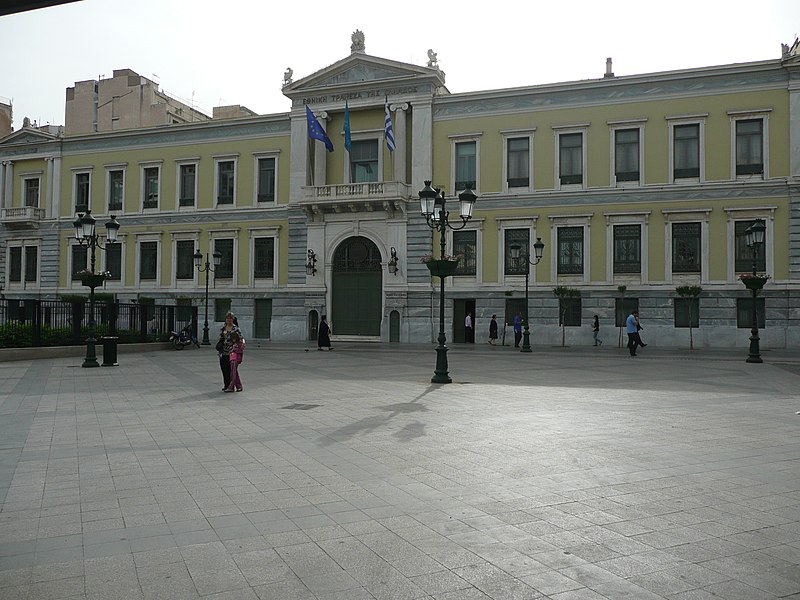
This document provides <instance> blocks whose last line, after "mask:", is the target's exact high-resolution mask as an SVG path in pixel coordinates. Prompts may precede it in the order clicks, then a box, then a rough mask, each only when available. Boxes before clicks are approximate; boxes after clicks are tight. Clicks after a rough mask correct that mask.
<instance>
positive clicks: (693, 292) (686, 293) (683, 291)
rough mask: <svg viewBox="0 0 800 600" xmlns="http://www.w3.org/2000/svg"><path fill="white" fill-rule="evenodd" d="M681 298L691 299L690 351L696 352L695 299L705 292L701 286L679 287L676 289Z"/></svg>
mask: <svg viewBox="0 0 800 600" xmlns="http://www.w3.org/2000/svg"><path fill="white" fill-rule="evenodd" d="M675 291H676V292H678V295H679V296H680V297H681V298H684V299H686V298H688V299H689V350H694V340H693V339H692V317H693V316H694V314H693V312H694V310H693V309H694V299H695V298H697V297H698V296H700V293H701V292H702V291H703V288H701V287H700V286H699V285H679V286H678V287H676V288H675Z"/></svg>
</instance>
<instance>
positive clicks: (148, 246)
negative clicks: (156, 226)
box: [139, 242, 158, 281]
mask: <svg viewBox="0 0 800 600" xmlns="http://www.w3.org/2000/svg"><path fill="white" fill-rule="evenodd" d="M157 273H158V242H141V243H140V244H139V280H140V281H155V280H156V277H157Z"/></svg>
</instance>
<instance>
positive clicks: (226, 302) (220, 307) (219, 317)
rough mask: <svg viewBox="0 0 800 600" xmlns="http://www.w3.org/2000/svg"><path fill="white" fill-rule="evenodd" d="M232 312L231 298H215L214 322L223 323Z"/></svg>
mask: <svg viewBox="0 0 800 600" xmlns="http://www.w3.org/2000/svg"><path fill="white" fill-rule="evenodd" d="M230 310H231V299H230V298H215V299H214V320H215V321H217V322H222V321H224V320H225V315H227V314H228V313H229V312H230Z"/></svg>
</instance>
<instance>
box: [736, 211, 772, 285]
mask: <svg viewBox="0 0 800 600" xmlns="http://www.w3.org/2000/svg"><path fill="white" fill-rule="evenodd" d="M752 224H753V221H736V222H735V223H734V231H735V240H734V246H735V251H736V258H735V265H734V269H735V270H736V272H737V273H752V272H753V249H752V248H750V246H748V245H747V228H748V227H750V225H752ZM756 250H757V251H756V271H761V272H764V271H766V270H767V237H766V231H765V232H764V243H763V244H760V245H759V246H758V247H757V249H756Z"/></svg>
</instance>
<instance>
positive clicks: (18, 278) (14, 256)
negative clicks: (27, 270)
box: [8, 246, 22, 283]
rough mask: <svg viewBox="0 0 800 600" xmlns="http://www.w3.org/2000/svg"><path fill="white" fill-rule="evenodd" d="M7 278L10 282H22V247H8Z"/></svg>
mask: <svg viewBox="0 0 800 600" xmlns="http://www.w3.org/2000/svg"><path fill="white" fill-rule="evenodd" d="M8 263H9V264H8V280H9V281H10V282H11V283H21V282H22V247H21V246H11V247H10V248H9V249H8Z"/></svg>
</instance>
